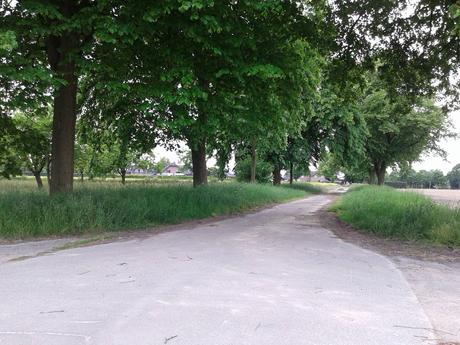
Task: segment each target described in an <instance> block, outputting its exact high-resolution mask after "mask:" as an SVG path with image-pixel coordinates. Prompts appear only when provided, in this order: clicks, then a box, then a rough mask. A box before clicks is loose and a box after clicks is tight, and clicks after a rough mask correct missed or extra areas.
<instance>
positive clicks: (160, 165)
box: [155, 157, 171, 174]
mask: <svg viewBox="0 0 460 345" xmlns="http://www.w3.org/2000/svg"><path fill="white" fill-rule="evenodd" d="M170 164H171V161H170V160H169V159H168V158H166V157H161V158H160V160H159V161H158V162H157V163H156V164H155V170H156V171H157V172H158V173H159V174H161V173H162V172H163V170H165V168H166V167H167V166H168V165H170Z"/></svg>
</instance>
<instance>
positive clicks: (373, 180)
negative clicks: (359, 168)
mask: <svg viewBox="0 0 460 345" xmlns="http://www.w3.org/2000/svg"><path fill="white" fill-rule="evenodd" d="M376 180H377V175H376V173H375V169H374V168H371V169H369V184H375V183H376Z"/></svg>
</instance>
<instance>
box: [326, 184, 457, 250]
mask: <svg viewBox="0 0 460 345" xmlns="http://www.w3.org/2000/svg"><path fill="white" fill-rule="evenodd" d="M332 209H333V210H335V211H336V212H337V214H338V215H339V217H340V218H341V219H342V220H343V221H345V222H347V223H350V224H352V225H354V226H356V227H357V228H358V229H361V230H365V231H369V232H372V233H376V234H379V235H382V236H385V237H395V238H402V239H406V240H426V241H430V242H435V243H440V244H447V245H460V209H458V208H449V207H447V206H444V205H439V204H437V203H435V202H434V201H432V200H431V199H430V198H428V197H426V196H423V195H420V194H416V193H411V192H401V191H397V190H395V189H392V188H390V187H377V186H360V187H358V188H355V189H353V190H351V191H349V192H348V193H347V194H346V195H345V196H343V197H342V199H340V200H339V201H338V202H337V203H336V204H335V205H334V206H333V207H332Z"/></svg>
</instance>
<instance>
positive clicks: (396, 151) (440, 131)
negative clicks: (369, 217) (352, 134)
mask: <svg viewBox="0 0 460 345" xmlns="http://www.w3.org/2000/svg"><path fill="white" fill-rule="evenodd" d="M370 78H371V79H370V85H369V87H368V88H367V90H366V91H365V94H364V99H363V101H362V104H361V106H360V111H361V112H362V114H363V116H364V118H365V121H366V124H367V128H368V131H369V133H368V138H367V140H366V156H367V158H368V161H369V162H370V164H371V167H372V169H373V171H374V172H375V174H376V176H377V183H378V184H383V183H384V180H385V173H386V169H387V168H388V167H389V166H392V165H394V164H398V163H399V164H408V163H410V162H413V161H415V160H418V159H419V157H420V155H421V154H422V153H423V152H434V153H437V154H441V155H445V152H444V151H443V150H442V149H441V148H440V146H439V140H440V139H442V138H445V137H450V136H454V134H453V133H452V132H451V131H450V128H451V125H450V122H449V119H448V115H447V113H446V112H445V111H443V110H442V109H440V108H439V107H437V106H436V105H435V104H434V103H433V101H431V100H430V99H426V98H420V97H418V98H416V99H415V101H414V102H411V101H410V100H408V99H407V98H405V97H401V96H398V97H396V98H395V97H392V96H390V94H389V93H388V92H387V91H386V89H385V88H383V85H384V84H382V83H381V82H380V80H379V79H375V76H372V77H370Z"/></svg>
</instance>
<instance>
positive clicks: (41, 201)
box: [0, 177, 321, 239]
mask: <svg viewBox="0 0 460 345" xmlns="http://www.w3.org/2000/svg"><path fill="white" fill-rule="evenodd" d="M74 189H75V190H74V192H73V193H68V194H60V195H56V196H53V197H49V196H48V194H47V192H46V190H38V189H37V188H36V186H35V185H34V181H33V180H31V179H29V178H21V179H15V180H0V238H2V239H26V238H33V237H40V238H41V237H51V236H67V235H79V234H98V233H102V232H106V231H117V230H132V229H145V228H150V227H155V226H159V225H164V224H176V223H180V222H184V221H188V220H194V219H202V218H207V217H212V216H217V215H228V214H234V213H239V212H243V211H247V210H251V209H254V208H257V207H260V206H264V205H270V204H273V203H280V202H285V201H289V200H293V199H297V198H302V197H305V196H307V195H309V194H312V193H318V192H320V191H321V190H320V189H319V188H318V187H314V186H309V185H308V184H296V185H295V188H290V187H289V186H285V185H283V186H280V187H274V186H271V185H261V184H243V183H236V182H224V183H220V182H212V183H210V184H209V185H207V186H202V187H199V188H193V187H192V185H191V183H190V179H187V178H179V179H177V178H172V177H170V178H148V179H142V178H138V179H134V178H133V179H129V180H128V182H127V184H126V185H125V186H122V185H121V184H120V182H119V181H116V180H110V179H109V180H99V181H85V182H80V181H75V188H74Z"/></svg>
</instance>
